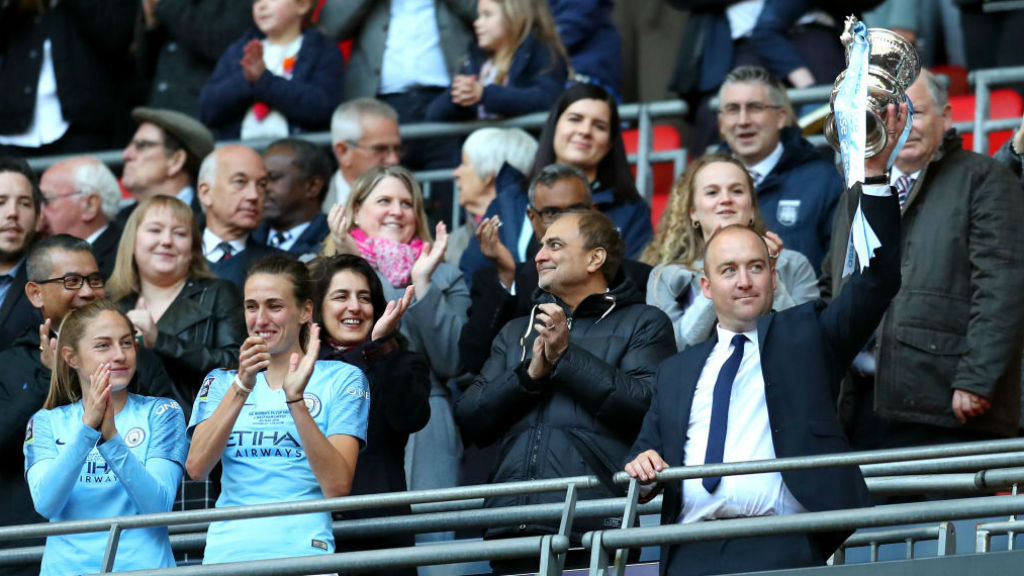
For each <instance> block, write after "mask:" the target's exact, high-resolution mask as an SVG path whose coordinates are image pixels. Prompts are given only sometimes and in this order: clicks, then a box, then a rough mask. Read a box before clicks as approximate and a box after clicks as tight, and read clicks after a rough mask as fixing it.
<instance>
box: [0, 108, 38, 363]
mask: <svg viewBox="0 0 1024 576" xmlns="http://www.w3.org/2000/svg"><path fill="white" fill-rule="evenodd" d="M0 92H2V90H0ZM26 280H27V273H26V271H25V261H24V260H22V261H21V265H20V266H19V267H18V271H17V272H16V273H15V274H14V282H13V283H12V284H11V287H10V288H8V289H7V295H6V296H5V297H4V301H3V304H0V350H3V349H4V348H7V347H9V346H10V345H11V344H13V343H14V341H15V340H16V339H17V338H18V336H20V335H21V333H22V332H24V331H25V328H27V327H29V326H31V327H33V328H38V327H39V325H40V324H42V322H43V318H42V316H41V315H40V314H39V311H38V310H36V309H35V308H34V307H33V306H32V303H31V302H29V301H28V296H27V295H26V294H25V282H26Z"/></svg>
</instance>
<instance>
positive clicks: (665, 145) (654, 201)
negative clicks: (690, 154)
mask: <svg viewBox="0 0 1024 576" xmlns="http://www.w3.org/2000/svg"><path fill="white" fill-rule="evenodd" d="M622 141H623V144H625V146H626V153H627V154H636V151H637V148H638V144H639V141H640V131H639V130H624V131H623V132H622ZM681 147H682V139H681V138H680V137H679V131H678V130H676V128H675V126H669V125H658V126H655V127H654V137H653V150H654V151H655V152H660V151H663V150H678V149H679V148H681ZM651 170H652V172H653V174H652V176H653V180H654V196H653V197H652V198H651V221H652V223H653V224H654V226H657V225H658V221H659V220H661V213H662V212H663V211H664V210H665V204H666V203H667V202H668V195H669V192H670V191H671V190H672V180H673V176H674V174H673V172H674V165H673V163H672V162H659V163H657V164H652V165H651ZM633 177H634V178H635V177H636V167H633Z"/></svg>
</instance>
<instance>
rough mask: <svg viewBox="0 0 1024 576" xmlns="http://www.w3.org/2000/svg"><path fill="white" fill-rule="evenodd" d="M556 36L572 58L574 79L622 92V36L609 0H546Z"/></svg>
mask: <svg viewBox="0 0 1024 576" xmlns="http://www.w3.org/2000/svg"><path fill="white" fill-rule="evenodd" d="M547 4H548V6H550V8H551V12H552V14H553V16H554V19H555V26H557V28H558V36H559V37H560V38H561V40H562V43H563V44H564V45H565V48H566V49H567V50H568V52H569V57H570V58H571V59H572V71H573V78H572V79H573V80H574V81H576V82H580V83H584V84H597V85H598V86H600V87H602V88H604V89H605V90H607V91H608V93H609V94H611V95H613V96H614V97H615V99H616V100H618V101H620V102H621V95H622V86H621V84H622V37H621V36H620V35H619V30H618V29H617V28H616V26H615V22H614V21H613V19H612V8H613V4H614V2H612V0H547Z"/></svg>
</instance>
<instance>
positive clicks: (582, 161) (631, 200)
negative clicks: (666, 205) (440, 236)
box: [459, 84, 654, 278]
mask: <svg viewBox="0 0 1024 576" xmlns="http://www.w3.org/2000/svg"><path fill="white" fill-rule="evenodd" d="M555 162H561V163H563V164H569V165H570V166H575V167H577V168H579V169H580V170H582V171H583V173H584V174H585V175H586V176H587V181H588V182H589V184H590V192H591V195H592V197H593V203H594V204H596V205H597V208H598V210H600V211H601V212H603V213H605V214H607V215H608V217H610V218H611V219H612V221H613V222H615V226H616V227H617V228H618V229H619V232H620V233H621V234H622V237H623V239H624V240H625V241H626V257H627V258H636V257H638V256H639V255H640V252H641V251H642V250H643V248H644V246H646V245H647V243H648V242H650V241H651V238H652V237H653V236H654V228H653V227H652V226H651V208H650V206H648V205H647V202H645V201H644V200H643V198H641V197H640V193H639V192H637V189H636V184H634V182H633V175H632V173H631V172H630V170H629V163H628V162H627V160H626V147H625V145H624V144H623V143H622V128H621V123H620V122H619V111H618V107H617V106H616V105H615V100H614V99H612V97H611V96H610V95H609V94H608V92H606V91H605V90H604V89H603V88H600V87H598V86H594V85H591V84H579V85H576V86H573V87H572V88H569V89H568V90H566V91H565V92H563V93H562V96H561V97H560V98H559V99H558V102H557V103H556V104H555V106H554V108H552V110H551V114H550V115H549V116H548V120H547V123H546V124H545V125H544V129H543V130H542V131H541V135H540V140H539V147H538V148H537V158H536V159H535V160H534V163H533V172H532V173H531V175H530V179H529V180H526V182H530V181H532V180H533V179H534V177H536V175H537V174H538V173H539V172H540V171H541V170H542V169H543V168H544V167H545V166H547V165H549V164H554V163H555ZM508 186H509V189H505V188H498V197H499V198H500V197H503V196H504V197H506V198H507V201H506V202H504V203H502V204H503V205H506V206H507V205H508V202H511V200H512V198H516V200H515V202H518V203H519V204H518V205H519V206H524V205H525V201H526V199H525V196H526V188H527V186H526V185H525V184H519V185H518V186H513V183H511V182H510V183H509V184H508ZM498 208H499V206H497V205H494V204H493V203H492V206H491V208H490V209H488V211H487V214H486V217H488V218H489V217H491V216H493V215H494V214H496V213H497V210H498ZM523 212H524V210H523V209H522V208H519V209H517V210H514V211H513V214H509V215H506V214H500V216H501V219H502V229H501V242H502V244H504V245H505V247H506V248H508V249H509V251H511V252H512V255H513V257H514V258H515V260H516V262H528V261H529V260H530V259H531V257H532V254H533V253H535V252H536V250H537V248H536V242H538V241H539V240H540V238H533V239H532V240H531V239H530V238H529V233H530V231H529V230H528V229H527V228H526V227H525V225H524V224H523V219H522V214H523ZM508 216H511V217H508ZM488 265H489V264H488V260H487V258H485V257H484V256H483V254H482V253H481V252H480V245H479V244H478V243H475V242H472V241H471V242H470V244H469V246H468V247H467V248H466V251H465V252H464V253H463V257H462V260H461V261H460V262H459V267H460V268H462V272H463V274H465V275H466V277H467V278H472V276H473V274H474V273H475V272H476V271H477V270H478V269H480V268H483V267H485V266H488Z"/></svg>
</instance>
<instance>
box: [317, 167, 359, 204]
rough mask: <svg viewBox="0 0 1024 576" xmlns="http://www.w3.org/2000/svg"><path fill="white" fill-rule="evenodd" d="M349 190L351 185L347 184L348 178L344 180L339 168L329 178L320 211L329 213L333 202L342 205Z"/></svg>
mask: <svg viewBox="0 0 1024 576" xmlns="http://www.w3.org/2000/svg"><path fill="white" fill-rule="evenodd" d="M351 191H352V186H350V185H349V183H348V180H345V175H344V174H342V173H341V170H338V171H337V172H335V173H334V177H332V178H331V185H330V186H328V187H327V195H326V196H324V201H323V203H322V204H320V209H321V211H322V212H323V213H324V214H329V213H330V212H331V208H334V205H335V204H341V205H342V206H344V205H345V202H348V194H349V192H351Z"/></svg>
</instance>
